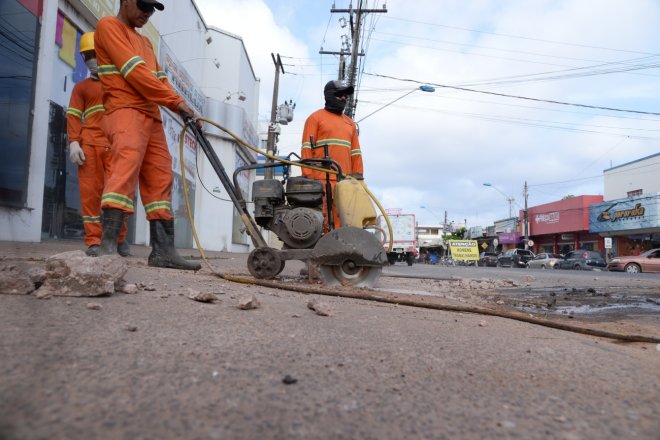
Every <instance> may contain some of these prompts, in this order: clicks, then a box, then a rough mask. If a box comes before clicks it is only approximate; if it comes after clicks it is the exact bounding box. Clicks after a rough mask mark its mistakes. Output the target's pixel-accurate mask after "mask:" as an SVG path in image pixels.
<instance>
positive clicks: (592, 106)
mask: <svg viewBox="0 0 660 440" xmlns="http://www.w3.org/2000/svg"><path fill="white" fill-rule="evenodd" d="M365 75H369V76H375V77H379V78H387V79H393V80H396V81H404V82H412V83H415V84H421V85H424V84H426V85H431V86H434V87H441V88H445V89H453V90H461V91H464V92H472V93H482V94H485V95H494V96H501V97H504V98H515V99H525V100H528V101H536V102H547V103H549V104H558V105H568V106H574V107H583V108H593V109H597V110H607V111H612V112H624V113H636V114H642V115H654V116H660V113H658V112H647V111H642V110H631V109H620V108H614V107H604V106H597V105H588V104H578V103H573V102H564V101H556V100H552V99H541V98H531V97H528V96H520V95H509V94H506V93H498V92H489V91H485V90H476V89H470V88H467V87H458V86H450V85H446V84H439V83H433V82H428V81H418V80H414V79H409V78H397V77H395V76H391V75H383V74H378V73H367V72H365Z"/></svg>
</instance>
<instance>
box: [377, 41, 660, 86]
mask: <svg viewBox="0 0 660 440" xmlns="http://www.w3.org/2000/svg"><path fill="white" fill-rule="evenodd" d="M376 33H378V34H381V35H390V36H395V37H403V38H410V39H414V40H423V41H430V42H434V43H440V44H446V45H452V46H462V47H471V48H477V49H487V50H494V51H499V52H508V53H520V54H524V55H533V56H539V57H548V58H560V59H565V60H572V61H587V62H590V63H599V64H597V65H595V66H585V67H574V68H570V69H568V70H574V69H587V68H591V67H601V66H606V65H613V64H623V65H630V64H631V63H630V62H631V61H639V60H644V59H649V58H655V57H657V56H659V55H649V56H644V57H638V58H634V59H631V60H625V61H602V60H589V59H584V58H576V57H568V56H565V55H551V54H544V53H538V52H528V51H523V50H515V49H502V48H498V47H489V46H479V45H476V44H469V43H455V42H452V41H443V40H437V39H434V38H426V37H416V36H410V35H403V34H396V33H391V32H376ZM393 43H396V42H393ZM403 44H408V43H403ZM408 45H410V46H417V47H424V48H429V47H428V46H421V45H413V44H408ZM459 53H464V52H460V51H459ZM471 55H481V54H478V53H472V54H471ZM520 61H526V60H520ZM555 72H561V71H555ZM555 72H546V73H555ZM534 75H540V74H534ZM654 76H655V75H654Z"/></svg>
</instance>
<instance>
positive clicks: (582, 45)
mask: <svg viewBox="0 0 660 440" xmlns="http://www.w3.org/2000/svg"><path fill="white" fill-rule="evenodd" d="M384 18H385V19H390V20H398V21H404V22H408V23H417V24H425V25H427V26H435V27H442V28H447V29H457V30H461V31H467V32H475V33H479V34H488V35H497V36H499V37H506V38H515V39H521V40H530V41H540V42H543V43H552V44H560V45H564V46H576V47H586V48H589V49H600V50H608V51H612V52H626V53H635V54H640V55H660V54H657V53H651V52H642V51H637V50H626V49H616V48H611V47H604V46H592V45H588V44H580V43H572V42H567V41H557V40H545V39H542V38H534V37H525V36H521V35H510V34H502V33H498V32H489V31H483V30H478V29H470V28H464V27H460V26H450V25H445V24H438V23H429V22H424V21H417V20H409V19H406V18H398V17H392V16H390V15H388V16H385V17H384Z"/></svg>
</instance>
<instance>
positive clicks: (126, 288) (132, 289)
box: [120, 283, 138, 295]
mask: <svg viewBox="0 0 660 440" xmlns="http://www.w3.org/2000/svg"><path fill="white" fill-rule="evenodd" d="M120 290H121V291H122V292H124V293H125V294H127V295H133V294H136V293H138V286H137V284H133V283H126V284H124V285H122V286H121V289H120Z"/></svg>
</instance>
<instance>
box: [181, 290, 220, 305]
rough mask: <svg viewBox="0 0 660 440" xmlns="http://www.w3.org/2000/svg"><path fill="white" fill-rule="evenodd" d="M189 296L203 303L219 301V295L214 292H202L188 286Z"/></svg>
mask: <svg viewBox="0 0 660 440" xmlns="http://www.w3.org/2000/svg"><path fill="white" fill-rule="evenodd" d="M188 298H189V299H192V300H193V301H199V302H203V303H214V302H216V301H218V297H217V296H215V295H214V294H212V293H208V292H200V291H199V290H195V289H191V288H190V287H189V288H188Z"/></svg>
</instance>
